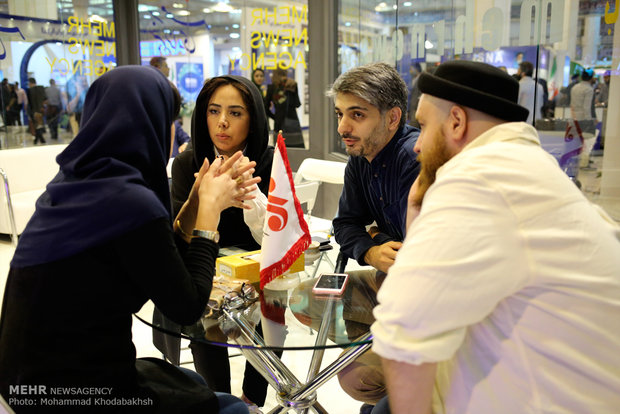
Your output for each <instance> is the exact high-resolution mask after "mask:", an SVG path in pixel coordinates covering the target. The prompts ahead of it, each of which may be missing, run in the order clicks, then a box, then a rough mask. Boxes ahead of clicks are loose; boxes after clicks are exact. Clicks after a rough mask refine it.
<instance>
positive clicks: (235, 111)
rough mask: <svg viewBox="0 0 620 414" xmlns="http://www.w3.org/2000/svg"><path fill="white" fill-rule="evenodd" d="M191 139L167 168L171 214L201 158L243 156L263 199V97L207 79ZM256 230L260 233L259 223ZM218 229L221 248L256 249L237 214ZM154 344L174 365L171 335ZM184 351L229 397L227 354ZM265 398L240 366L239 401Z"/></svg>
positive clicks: (268, 150) (226, 79)
mask: <svg viewBox="0 0 620 414" xmlns="http://www.w3.org/2000/svg"><path fill="white" fill-rule="evenodd" d="M191 135H192V141H191V146H190V147H189V148H188V149H186V150H185V151H184V152H183V153H181V154H179V155H178V156H177V157H176V158H175V160H174V163H173V164H172V189H171V192H172V209H173V211H175V212H178V211H182V210H183V207H184V204H186V203H185V200H186V199H187V195H188V193H189V191H190V189H191V186H192V180H193V176H194V173H195V172H196V171H198V168H199V167H200V163H201V162H202V161H201V160H203V159H205V158H207V159H208V160H209V161H212V160H213V159H215V157H216V156H217V155H223V156H224V157H228V156H230V155H231V154H232V153H233V152H234V151H239V150H241V151H243V155H244V156H245V157H247V159H249V160H250V161H255V162H256V172H255V173H254V175H255V176H259V177H261V182H260V183H259V184H258V187H259V189H260V191H261V192H262V193H263V194H265V195H267V193H268V190H269V179H270V176H271V163H272V161H273V147H271V146H268V145H267V144H268V140H269V129H268V124H267V117H266V115H265V108H264V106H263V98H262V95H261V92H260V91H259V89H258V88H257V87H256V86H255V85H254V84H253V82H252V81H250V80H248V79H246V78H243V77H240V76H233V75H225V76H218V77H215V78H211V79H210V80H208V81H207V82H206V83H205V84H204V86H203V88H202V90H201V91H200V94H199V95H198V98H197V100H196V107H195V108H194V114H193V116H192V134H191ZM183 226H185V225H184V224H183ZM260 227H261V229H262V224H261V226H260ZM218 230H219V232H220V234H221V237H222V238H221V239H220V246H222V247H231V246H235V247H239V248H242V249H244V250H257V249H260V245H259V243H257V242H256V241H255V240H254V238H253V236H252V233H251V231H250V229H249V227H248V226H247V225H246V223H245V221H244V214H243V211H242V210H240V209H234V208H229V209H227V210H224V211H222V214H221V219H220V224H219V226H218ZM158 316H159V315H157V311H156V314H155V317H154V318H155V320H156V321H158ZM158 322H159V321H158ZM168 327H169V328H172V329H174V328H175V327H174V326H168ZM259 327H260V325H259ZM176 329H180V327H176ZM259 333H260V331H259ZM154 342H155V345H156V346H157V347H158V348H159V349H160V350H161V351H162V352H164V354H166V356H167V357H168V358H169V359H170V360H171V361H173V362H175V363H176V362H178V358H179V341H178V340H177V339H175V338H173V337H171V336H165V337H163V336H162V335H159V334H158V333H157V332H154ZM190 348H191V349H192V353H193V357H194V365H195V367H196V371H197V372H198V373H199V374H201V375H202V376H203V377H204V378H205V380H206V381H207V384H208V385H209V387H211V388H212V389H214V390H217V391H221V392H230V365H229V362H228V350H227V349H226V348H222V347H217V346H212V345H207V344H204V343H192V344H190ZM266 395H267V382H266V381H265V379H264V378H263V377H262V376H261V375H260V374H259V373H258V372H257V371H256V370H255V369H254V367H252V366H251V365H250V364H249V363H246V369H245V376H244V381H243V396H242V398H243V399H244V400H245V401H246V402H248V403H253V404H256V405H257V406H262V405H264V402H265V397H266Z"/></svg>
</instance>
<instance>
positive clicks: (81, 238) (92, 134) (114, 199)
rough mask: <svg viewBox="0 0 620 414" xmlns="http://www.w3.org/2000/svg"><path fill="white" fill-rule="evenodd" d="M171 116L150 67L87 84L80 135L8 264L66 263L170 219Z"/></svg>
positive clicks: (164, 85) (160, 79)
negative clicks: (143, 227) (167, 168)
mask: <svg viewBox="0 0 620 414" xmlns="http://www.w3.org/2000/svg"><path fill="white" fill-rule="evenodd" d="M173 112H174V95H173V91H172V88H171V86H170V84H169V82H168V80H167V79H166V78H165V77H164V75H163V74H162V73H160V72H159V71H158V70H157V69H155V68H151V67H148V66H122V67H119V68H116V69H113V70H111V71H110V72H108V73H106V74H104V75H102V76H101V77H100V78H99V79H97V80H96V81H95V82H93V84H92V85H91V87H90V89H89V90H88V94H87V95H86V102H85V104H84V111H83V114H82V122H81V128H80V132H79V133H78V135H77V136H76V137H75V139H74V140H73V142H71V144H70V145H69V146H68V147H67V148H66V149H65V150H64V151H63V152H62V153H61V154H59V155H58V157H57V158H56V161H57V162H58V164H59V165H60V171H59V173H58V174H57V175H56V177H55V178H54V179H53V180H52V181H51V182H50V183H49V184H48V185H47V190H46V191H45V192H44V193H43V194H42V195H41V197H40V198H39V199H38V200H37V203H36V211H35V213H34V215H33V216H32V218H31V219H30V221H29V222H28V225H27V226H26V229H25V231H24V233H23V234H22V236H21V238H20V240H19V244H18V245H17V249H16V251H15V255H14V257H13V261H12V262H11V266H12V267H26V266H32V265H37V264H42V263H49V262H53V261H56V260H59V259H63V258H67V257H70V256H73V255H75V254H77V253H80V252H83V251H85V250H87V249H89V248H92V247H95V246H98V245H100V244H102V243H105V242H107V241H110V240H112V239H114V238H115V237H118V236H120V235H122V234H125V233H127V232H129V231H131V230H134V229H136V228H138V227H140V226H141V225H143V224H146V223H147V222H149V221H152V220H154V219H156V218H160V217H167V218H170V193H169V189H168V178H167V174H166V163H167V161H168V157H169V152H170V132H171V131H170V126H171V124H172V121H173V116H174V114H173Z"/></svg>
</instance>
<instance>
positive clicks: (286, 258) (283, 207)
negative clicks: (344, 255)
mask: <svg viewBox="0 0 620 414" xmlns="http://www.w3.org/2000/svg"><path fill="white" fill-rule="evenodd" d="M310 241H311V238H310V232H309V231H308V224H307V223H306V220H304V214H303V211H302V210H301V205H300V204H299V200H298V199H297V196H296V195H295V186H294V185H293V174H292V173H291V167H290V165H289V161H288V156H287V154H286V146H285V145H284V138H282V134H278V141H277V143H276V150H275V151H274V154H273V164H272V166H271V179H270V181H269V195H268V197H267V215H266V216H265V224H264V226H263V243H262V246H261V258H260V287H261V289H262V288H263V287H264V286H265V285H266V284H267V283H269V282H271V281H272V280H273V279H275V278H276V277H278V276H280V275H281V274H283V273H284V272H286V271H287V270H288V269H289V268H290V267H291V265H292V264H293V263H294V262H295V260H297V258H298V257H299V256H301V254H302V253H303V252H304V251H305V250H306V249H307V248H308V246H309V245H310Z"/></svg>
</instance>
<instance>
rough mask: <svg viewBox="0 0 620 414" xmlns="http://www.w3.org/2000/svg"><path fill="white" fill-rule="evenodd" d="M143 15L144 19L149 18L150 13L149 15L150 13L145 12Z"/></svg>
mask: <svg viewBox="0 0 620 414" xmlns="http://www.w3.org/2000/svg"><path fill="white" fill-rule="evenodd" d="M143 17H144V18H145V19H150V18H151V15H150V14H145V15H144V16H143Z"/></svg>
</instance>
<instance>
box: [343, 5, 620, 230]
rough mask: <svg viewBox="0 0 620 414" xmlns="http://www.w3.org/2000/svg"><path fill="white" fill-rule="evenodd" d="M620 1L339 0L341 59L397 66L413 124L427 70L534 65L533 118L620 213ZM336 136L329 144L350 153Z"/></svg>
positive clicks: (579, 179)
mask: <svg viewBox="0 0 620 414" xmlns="http://www.w3.org/2000/svg"><path fill="white" fill-rule="evenodd" d="M618 7H619V2H618V1H616V2H613V1H602V2H601V1H579V0H512V1H511V0H494V1H493V0H437V1H432V2H431V1H370V0H340V1H339V16H338V17H339V19H338V21H339V23H338V25H339V27H338V41H339V45H338V46H339V52H338V59H339V62H338V67H339V71H340V72H343V71H346V70H347V69H349V68H351V67H354V66H358V65H361V64H364V63H368V62H376V61H384V62H387V63H390V64H393V65H394V66H395V67H396V68H397V70H398V71H399V72H400V74H401V76H402V77H403V79H404V80H405V82H406V83H407V85H408V86H409V90H410V95H409V111H408V114H407V115H408V122H409V123H411V124H414V125H415V123H416V122H415V109H416V106H417V100H418V99H419V91H418V90H417V88H416V79H417V76H418V74H419V73H420V72H421V71H432V70H433V69H434V67H435V66H436V65H438V64H440V63H441V62H444V61H447V60H452V59H466V60H475V61H481V62H486V63H489V64H491V65H494V66H498V67H501V68H502V69H504V70H506V71H507V72H508V73H509V74H511V75H514V76H515V77H517V78H519V79H520V78H521V77H522V74H526V73H527V67H528V64H527V63H523V62H529V63H531V67H532V69H533V70H532V77H533V79H534V80H535V81H536V82H537V83H538V84H540V88H538V87H536V92H535V96H534V102H533V103H531V102H530V103H529V105H531V106H532V109H534V108H536V110H532V111H531V112H532V114H533V117H532V118H531V119H530V120H528V121H529V122H531V123H532V124H533V125H534V126H535V127H536V128H537V130H538V132H539V135H540V138H541V143H542V145H543V147H544V148H545V149H546V150H548V151H549V152H550V153H551V154H553V155H554V156H555V157H556V159H557V160H558V162H559V163H560V165H561V167H562V168H564V170H565V171H566V173H567V174H568V175H569V176H571V177H572V178H573V179H574V181H575V182H576V184H577V185H579V186H580V187H581V189H582V191H584V193H585V194H586V195H587V196H588V197H590V198H591V199H592V200H595V201H596V202H598V203H600V204H602V205H603V206H604V207H605V208H606V209H607V211H608V212H610V213H611V214H612V215H613V216H614V217H615V218H616V219H617V220H620V156H618V155H617V154H619V153H620V148H619V147H620V137H618V132H617V131H618V128H617V125H616V122H617V121H616V120H615V118H614V117H611V118H610V117H608V116H607V113H608V111H611V112H609V113H614V111H615V112H617V111H618V104H619V102H618V93H617V89H616V88H617V86H616V82H617V81H618V64H619V63H620V62H619V58H620V56H619V55H618V54H617V51H616V52H615V54H614V44H616V45H617V44H618V42H619V41H620V40H618V39H616V36H617V35H616V30H615V29H616V24H617V20H618ZM616 49H617V48H616ZM519 67H521V68H522V69H521V71H520V70H519ZM579 84H581V86H579V87H578V88H577V90H575V91H579V92H578V94H577V95H580V94H581V95H582V94H584V93H585V94H587V97H588V99H587V100H588V102H587V105H586V104H578V103H577V102H576V101H577V100H576V99H573V101H572V102H571V95H572V96H573V97H574V96H576V94H575V91H573V86H576V85H579ZM614 92H615V93H614ZM590 97H591V98H590ZM586 106H587V107H586ZM334 137H335V139H334V141H333V143H332V150H333V151H336V152H341V153H344V148H343V144H342V143H341V142H340V139H339V138H338V135H337V134H334Z"/></svg>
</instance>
